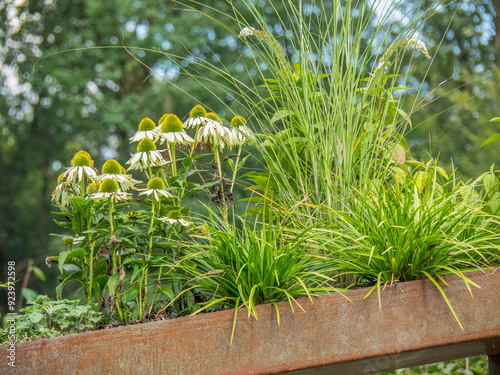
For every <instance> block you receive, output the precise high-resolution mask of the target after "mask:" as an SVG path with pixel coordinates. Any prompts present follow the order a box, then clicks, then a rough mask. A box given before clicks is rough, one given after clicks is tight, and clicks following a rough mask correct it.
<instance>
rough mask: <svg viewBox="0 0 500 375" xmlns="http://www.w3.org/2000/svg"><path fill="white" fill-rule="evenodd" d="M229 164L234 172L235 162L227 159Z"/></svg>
mask: <svg viewBox="0 0 500 375" xmlns="http://www.w3.org/2000/svg"><path fill="white" fill-rule="evenodd" d="M227 164H228V165H229V167H230V168H231V170H232V171H233V172H234V160H233V159H227Z"/></svg>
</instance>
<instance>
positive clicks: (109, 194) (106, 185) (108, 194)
mask: <svg viewBox="0 0 500 375" xmlns="http://www.w3.org/2000/svg"><path fill="white" fill-rule="evenodd" d="M90 197H91V198H92V199H95V200H105V199H109V198H111V199H113V200H127V199H130V197H131V196H130V194H129V193H125V192H123V191H121V190H120V188H119V186H118V182H116V181H115V180H112V179H111V178H107V179H106V180H104V181H103V182H102V183H101V186H100V188H99V191H98V192H97V193H94V194H92V195H91V196H90Z"/></svg>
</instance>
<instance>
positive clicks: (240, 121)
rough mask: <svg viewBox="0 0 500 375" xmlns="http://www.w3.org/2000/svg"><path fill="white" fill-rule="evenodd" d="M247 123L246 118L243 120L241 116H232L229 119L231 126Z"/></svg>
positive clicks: (236, 126) (235, 126)
mask: <svg viewBox="0 0 500 375" xmlns="http://www.w3.org/2000/svg"><path fill="white" fill-rule="evenodd" d="M246 124H247V120H245V118H244V117H242V116H234V117H233V119H232V120H231V126H232V127H233V128H239V127H240V126H244V125H246Z"/></svg>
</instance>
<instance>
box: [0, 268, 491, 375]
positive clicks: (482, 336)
mask: <svg viewBox="0 0 500 375" xmlns="http://www.w3.org/2000/svg"><path fill="white" fill-rule="evenodd" d="M467 276H468V277H469V278H471V279H472V280H474V281H475V282H476V283H478V284H479V285H480V286H481V289H477V288H473V297H471V295H470V294H469V292H468V290H467V288H466V286H465V284H464V283H463V281H461V280H460V279H459V278H458V277H455V276H448V277H446V278H445V279H446V281H447V282H448V284H449V287H445V288H444V289H445V292H446V294H447V296H448V298H449V299H450V302H451V303H452V305H453V307H454V309H455V311H456V313H457V315H458V317H459V319H460V321H461V323H462V325H463V326H464V330H461V329H460V327H459V325H458V324H457V322H456V320H455V319H454V317H453V316H452V314H451V312H450V310H449V309H448V307H447V305H446V303H445V301H444V300H443V297H442V296H441V294H440V293H439V291H438V290H437V289H436V287H435V286H434V285H433V284H432V283H431V282H429V281H427V280H419V281H412V282H407V283H401V284H397V285H394V286H390V287H387V288H386V289H385V291H384V292H383V293H382V298H381V299H382V310H380V309H379V306H378V299H377V296H376V295H372V296H370V297H369V298H366V299H363V297H364V296H365V295H366V293H367V289H359V290H354V291H351V292H348V293H346V294H345V296H346V297H348V298H349V299H350V301H349V300H347V299H346V298H345V297H343V296H342V295H340V294H337V295H330V296H324V297H319V298H314V299H313V301H312V302H311V301H309V300H308V299H302V300H300V304H301V306H302V307H303V308H304V310H305V311H306V312H303V311H302V310H301V309H300V308H297V306H294V311H292V309H291V308H290V305H289V304H288V303H287V302H282V303H280V304H278V306H279V309H280V315H281V322H280V323H281V324H280V325H279V326H278V323H277V319H276V311H275V308H274V306H272V305H262V306H258V307H257V312H258V316H259V320H258V321H256V320H255V319H254V318H249V319H248V318H247V311H246V309H241V310H240V311H239V313H238V320H237V325H236V333H235V338H234V342H233V345H232V346H229V339H230V336H231V327H232V324H233V310H228V311H221V312H215V313H209V314H200V315H197V316H194V317H183V318H179V319H173V320H169V321H162V322H154V323H145V324H141V325H132V326H124V327H119V328H114V329H110V330H105V331H96V332H88V333H83V334H79V335H71V336H65V337H60V338H55V339H44V340H38V341H33V342H29V343H24V344H18V345H17V346H16V368H14V369H13V368H10V367H9V366H7V359H6V358H7V354H6V349H2V350H1V351H0V354H1V358H0V373H2V374H5V373H12V374H32V373H38V374H64V375H69V374H114V373H120V374H169V373H171V374H273V373H282V372H288V371H292V372H293V373H294V374H305V373H308V374H312V373H314V374H368V373H373V372H378V371H386V370H392V369H397V368H401V367H407V366H413V365H418V364H425V363H432V362H438V361H442V360H448V359H455V358H462V357H467V356H473V355H478V354H488V355H490V356H491V358H498V354H500V271H498V272H496V273H494V272H493V271H485V272H480V271H478V272H470V273H468V274H467ZM4 348H5V347H4ZM495 355H496V356H495ZM495 363H496V362H495Z"/></svg>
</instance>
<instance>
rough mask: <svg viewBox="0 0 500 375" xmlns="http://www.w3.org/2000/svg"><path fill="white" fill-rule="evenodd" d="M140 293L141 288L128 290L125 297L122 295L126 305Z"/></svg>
mask: <svg viewBox="0 0 500 375" xmlns="http://www.w3.org/2000/svg"><path fill="white" fill-rule="evenodd" d="M138 294H139V289H132V290H129V291H128V292H126V293H125V294H124V295H123V297H122V302H123V304H124V305H126V304H127V303H129V302H130V301H132V300H134V299H135V297H137V295H138Z"/></svg>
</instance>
